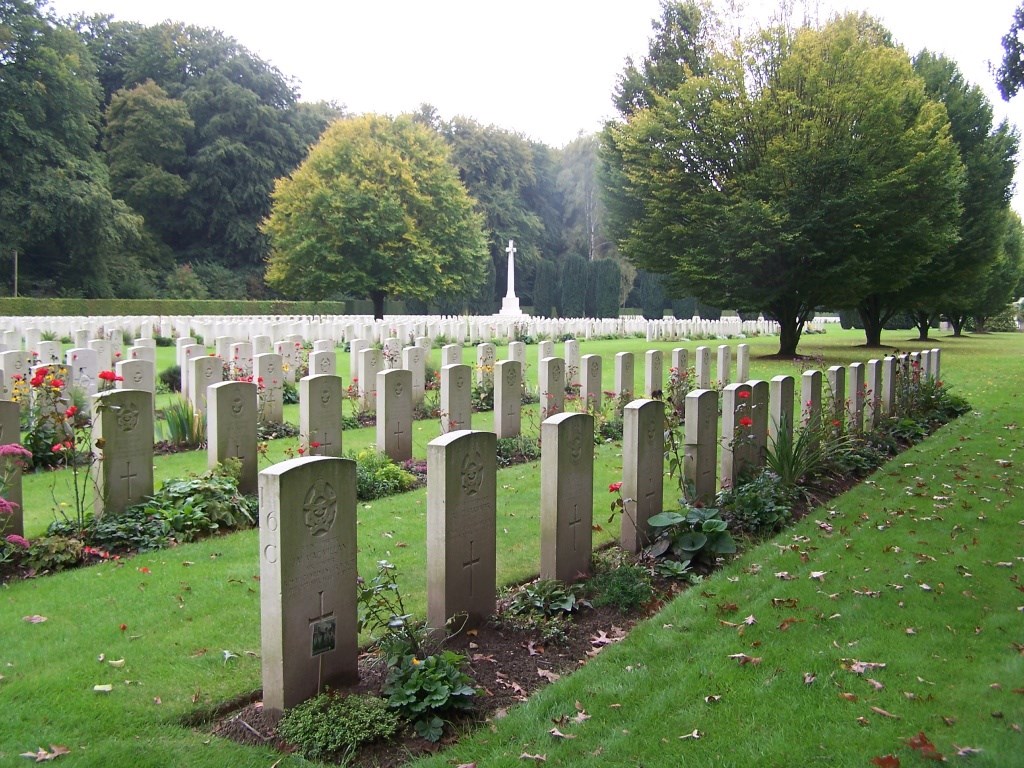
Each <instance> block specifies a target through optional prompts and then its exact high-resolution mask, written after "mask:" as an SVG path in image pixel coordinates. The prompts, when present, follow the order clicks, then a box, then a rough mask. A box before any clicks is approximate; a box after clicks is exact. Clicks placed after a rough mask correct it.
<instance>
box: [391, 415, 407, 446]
mask: <svg viewBox="0 0 1024 768" xmlns="http://www.w3.org/2000/svg"><path fill="white" fill-rule="evenodd" d="M393 434H394V436H395V443H396V445H395V447H396V448H398V449H399V450H400V449H401V448H402V435H404V434H405V432H403V431H402V422H400V421H398V422H395V431H394V433H393Z"/></svg>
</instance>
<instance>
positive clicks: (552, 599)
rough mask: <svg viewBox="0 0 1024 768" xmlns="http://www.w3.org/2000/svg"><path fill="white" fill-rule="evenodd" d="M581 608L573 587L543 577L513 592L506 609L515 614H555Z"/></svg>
mask: <svg viewBox="0 0 1024 768" xmlns="http://www.w3.org/2000/svg"><path fill="white" fill-rule="evenodd" d="M578 608H579V599H578V598H577V596H576V592H575V591H574V589H573V587H572V586H570V585H567V584H563V583H562V582H560V581H557V580H556V579H541V580H540V581H533V582H530V583H529V584H526V585H524V586H522V587H520V588H519V589H518V590H516V591H515V592H514V593H513V594H512V599H511V600H509V601H508V603H507V604H506V606H505V611H506V612H508V613H510V614H512V615H513V616H522V615H524V614H529V613H539V614H542V615H544V616H554V615H557V614H560V613H572V612H573V611H575V610H577V609H578Z"/></svg>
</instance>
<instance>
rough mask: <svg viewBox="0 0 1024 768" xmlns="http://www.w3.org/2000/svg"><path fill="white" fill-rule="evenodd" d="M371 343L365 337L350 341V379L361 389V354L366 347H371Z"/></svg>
mask: <svg viewBox="0 0 1024 768" xmlns="http://www.w3.org/2000/svg"><path fill="white" fill-rule="evenodd" d="M369 347H370V345H369V343H368V342H366V341H365V340H363V339H352V341H350V342H349V358H348V380H349V382H351V383H353V384H355V385H356V389H357V390H359V375H360V374H359V355H360V353H361V352H362V351H363V350H364V349H369Z"/></svg>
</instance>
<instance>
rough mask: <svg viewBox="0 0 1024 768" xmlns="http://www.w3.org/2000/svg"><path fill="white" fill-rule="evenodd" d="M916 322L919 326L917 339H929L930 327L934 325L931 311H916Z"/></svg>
mask: <svg viewBox="0 0 1024 768" xmlns="http://www.w3.org/2000/svg"><path fill="white" fill-rule="evenodd" d="M914 324H915V325H916V326H917V333H918V336H917V340H918V341H928V329H929V328H931V325H932V315H931V312H922V311H920V310H918V311H917V312H914Z"/></svg>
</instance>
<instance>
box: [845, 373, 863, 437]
mask: <svg viewBox="0 0 1024 768" xmlns="http://www.w3.org/2000/svg"><path fill="white" fill-rule="evenodd" d="M849 376H850V397H849V401H848V402H847V404H846V416H847V423H848V424H849V428H850V431H852V432H863V431H864V399H865V392H864V387H865V384H864V363H850V373H849Z"/></svg>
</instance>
